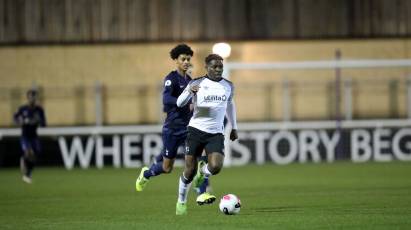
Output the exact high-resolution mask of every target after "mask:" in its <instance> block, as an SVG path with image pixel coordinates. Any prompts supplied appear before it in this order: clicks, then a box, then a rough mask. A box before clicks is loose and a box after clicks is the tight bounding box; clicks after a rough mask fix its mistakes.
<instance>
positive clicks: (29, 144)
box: [20, 137, 41, 155]
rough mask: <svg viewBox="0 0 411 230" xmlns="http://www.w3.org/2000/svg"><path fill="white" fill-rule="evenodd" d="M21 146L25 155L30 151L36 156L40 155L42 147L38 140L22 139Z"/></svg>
mask: <svg viewBox="0 0 411 230" xmlns="http://www.w3.org/2000/svg"><path fill="white" fill-rule="evenodd" d="M20 145H21V149H22V150H23V154H24V153H25V152H26V151H27V150H29V149H31V150H33V152H34V154H36V155H37V154H40V151H41V146H40V141H39V139H38V138H27V137H21V138H20Z"/></svg>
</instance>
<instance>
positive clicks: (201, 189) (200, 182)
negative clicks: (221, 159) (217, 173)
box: [193, 152, 210, 195]
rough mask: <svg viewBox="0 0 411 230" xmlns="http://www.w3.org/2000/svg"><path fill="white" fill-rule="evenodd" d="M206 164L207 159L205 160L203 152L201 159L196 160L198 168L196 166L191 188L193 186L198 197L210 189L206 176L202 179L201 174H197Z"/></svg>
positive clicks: (205, 156) (205, 155)
mask: <svg viewBox="0 0 411 230" xmlns="http://www.w3.org/2000/svg"><path fill="white" fill-rule="evenodd" d="M207 162H208V158H207V154H206V153H205V152H203V154H202V155H201V157H200V158H199V160H198V166H197V173H196V175H195V177H194V179H193V186H194V190H195V191H196V192H197V194H198V195H201V194H203V193H205V192H207V190H209V188H210V186H209V185H210V182H209V177H208V176H204V177H203V178H202V176H201V175H202V174H201V173H199V172H198V170H199V169H200V168H201V167H202V166H203V165H204V164H207Z"/></svg>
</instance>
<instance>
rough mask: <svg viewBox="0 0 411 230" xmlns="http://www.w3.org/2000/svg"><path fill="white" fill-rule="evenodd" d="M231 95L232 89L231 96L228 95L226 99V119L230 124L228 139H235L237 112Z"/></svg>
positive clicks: (236, 135)
mask: <svg viewBox="0 0 411 230" xmlns="http://www.w3.org/2000/svg"><path fill="white" fill-rule="evenodd" d="M233 95H234V89H232V90H231V96H230V97H229V99H228V101H227V110H226V114H227V119H228V122H230V124H231V133H230V140H232V141H235V140H237V139H238V134H237V114H236V108H235V103H234V100H233Z"/></svg>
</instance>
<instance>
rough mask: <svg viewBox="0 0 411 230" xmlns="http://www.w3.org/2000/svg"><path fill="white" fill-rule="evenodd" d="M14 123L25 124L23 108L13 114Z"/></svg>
mask: <svg viewBox="0 0 411 230" xmlns="http://www.w3.org/2000/svg"><path fill="white" fill-rule="evenodd" d="M13 120H14V123H15V124H16V125H22V124H23V117H22V112H21V108H19V110H18V111H17V112H16V113H15V114H14V116H13Z"/></svg>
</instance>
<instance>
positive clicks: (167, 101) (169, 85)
mask: <svg viewBox="0 0 411 230" xmlns="http://www.w3.org/2000/svg"><path fill="white" fill-rule="evenodd" d="M173 90H174V86H173V81H172V80H171V78H169V77H166V79H165V81H164V90H163V104H164V105H175V104H176V102H177V98H176V97H174V96H173Z"/></svg>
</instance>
